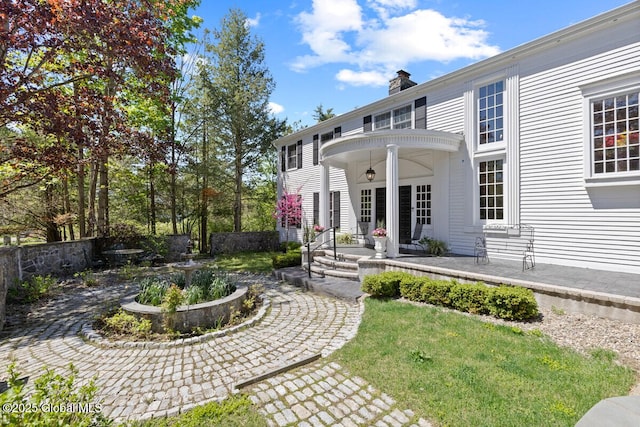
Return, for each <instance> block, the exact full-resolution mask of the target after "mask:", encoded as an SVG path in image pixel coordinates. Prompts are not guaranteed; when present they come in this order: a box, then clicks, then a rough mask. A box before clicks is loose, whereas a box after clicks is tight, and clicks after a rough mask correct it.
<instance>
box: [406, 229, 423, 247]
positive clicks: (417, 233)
mask: <svg viewBox="0 0 640 427" xmlns="http://www.w3.org/2000/svg"><path fill="white" fill-rule="evenodd" d="M422 227H423V224H422V223H419V222H417V223H416V227H415V228H414V229H413V236H411V240H410V241H408V242H407V243H406V244H407V246H413V247H414V248H416V249H415V250H422V251H426V250H427V248H425V247H424V245H423V244H422V243H420V239H422Z"/></svg>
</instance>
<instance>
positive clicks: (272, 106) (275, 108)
mask: <svg viewBox="0 0 640 427" xmlns="http://www.w3.org/2000/svg"><path fill="white" fill-rule="evenodd" d="M269 110H270V111H271V114H273V115H277V114H280V113H282V112H283V111H284V107H283V106H282V105H280V104H276V103H275V102H269Z"/></svg>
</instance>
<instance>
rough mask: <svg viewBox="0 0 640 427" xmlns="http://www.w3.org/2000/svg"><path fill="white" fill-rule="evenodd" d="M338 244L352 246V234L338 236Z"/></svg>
mask: <svg viewBox="0 0 640 427" xmlns="http://www.w3.org/2000/svg"><path fill="white" fill-rule="evenodd" d="M336 243H340V244H343V245H351V244H353V235H351V233H342V234H338V235H337V236H336Z"/></svg>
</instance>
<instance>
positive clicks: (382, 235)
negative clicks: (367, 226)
mask: <svg viewBox="0 0 640 427" xmlns="http://www.w3.org/2000/svg"><path fill="white" fill-rule="evenodd" d="M371 235H372V236H373V241H374V246H373V248H374V249H375V250H376V255H375V257H376V258H378V259H380V258H386V257H387V229H386V228H384V223H380V222H378V226H377V227H376V229H375V230H373V231H372V232H371Z"/></svg>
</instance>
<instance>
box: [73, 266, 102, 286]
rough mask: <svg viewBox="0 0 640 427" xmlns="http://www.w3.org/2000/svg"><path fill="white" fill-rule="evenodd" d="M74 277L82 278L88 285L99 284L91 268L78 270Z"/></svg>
mask: <svg viewBox="0 0 640 427" xmlns="http://www.w3.org/2000/svg"><path fill="white" fill-rule="evenodd" d="M73 277H76V278H78V279H80V280H81V281H82V283H84V284H85V285H87V286H96V285H97V284H98V279H96V277H95V276H94V275H93V271H91V270H84V271H78V272H77V273H75V274H74V275H73Z"/></svg>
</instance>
